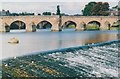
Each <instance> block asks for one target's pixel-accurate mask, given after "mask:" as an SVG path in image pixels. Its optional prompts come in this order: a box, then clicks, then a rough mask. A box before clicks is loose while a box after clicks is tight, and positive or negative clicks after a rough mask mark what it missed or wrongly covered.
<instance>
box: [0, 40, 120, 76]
mask: <svg viewBox="0 0 120 79" xmlns="http://www.w3.org/2000/svg"><path fill="white" fill-rule="evenodd" d="M118 44H120V41H117V40H116V41H112V42H111V41H110V42H106V43H98V44H92V45H91V44H90V45H86V46H80V47H72V48H66V49H61V50H54V51H48V52H42V53H40V52H39V53H38V54H33V55H28V56H23V57H17V58H12V59H8V60H4V61H3V64H2V67H3V76H7V75H8V74H9V76H12V73H17V71H15V70H17V69H21V70H22V71H20V72H23V71H24V72H25V73H27V74H26V75H27V76H29V77H31V76H32V74H33V76H34V77H118V74H119V72H118V53H120V52H119V50H118ZM6 64H7V66H6ZM13 67H14V68H13ZM6 68H7V69H8V71H9V69H12V68H13V70H11V71H9V73H8V72H7V71H4V70H5V69H6ZM23 74H24V73H23ZM28 74H29V75H28ZM21 76H22V74H21V75H18V77H21Z"/></svg>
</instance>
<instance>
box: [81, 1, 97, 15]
mask: <svg viewBox="0 0 120 79" xmlns="http://www.w3.org/2000/svg"><path fill="white" fill-rule="evenodd" d="M96 4H97V3H96V2H89V3H88V4H87V5H85V8H84V10H82V12H83V15H84V16H91V11H92V9H93V7H94V6H95V5H96Z"/></svg>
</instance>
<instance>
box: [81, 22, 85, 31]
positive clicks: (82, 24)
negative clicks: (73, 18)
mask: <svg viewBox="0 0 120 79" xmlns="http://www.w3.org/2000/svg"><path fill="white" fill-rule="evenodd" d="M80 27H81V28H82V29H83V30H85V29H86V23H85V22H80Z"/></svg>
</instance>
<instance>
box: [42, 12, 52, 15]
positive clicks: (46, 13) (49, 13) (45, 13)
mask: <svg viewBox="0 0 120 79" xmlns="http://www.w3.org/2000/svg"><path fill="white" fill-rule="evenodd" d="M42 14H43V15H51V12H43V13H42Z"/></svg>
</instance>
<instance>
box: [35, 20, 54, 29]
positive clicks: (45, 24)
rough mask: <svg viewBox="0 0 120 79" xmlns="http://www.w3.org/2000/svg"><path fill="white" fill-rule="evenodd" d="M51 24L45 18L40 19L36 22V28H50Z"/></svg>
mask: <svg viewBox="0 0 120 79" xmlns="http://www.w3.org/2000/svg"><path fill="white" fill-rule="evenodd" d="M52 26H53V24H52V23H51V22H49V21H47V20H43V21H40V22H39V23H38V24H37V29H51V28H52Z"/></svg>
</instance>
